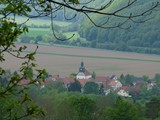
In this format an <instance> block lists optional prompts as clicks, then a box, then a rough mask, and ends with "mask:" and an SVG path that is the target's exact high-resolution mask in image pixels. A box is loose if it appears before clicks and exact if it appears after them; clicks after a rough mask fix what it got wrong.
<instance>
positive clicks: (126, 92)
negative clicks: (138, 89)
mask: <svg viewBox="0 0 160 120" xmlns="http://www.w3.org/2000/svg"><path fill="white" fill-rule="evenodd" d="M117 94H118V95H119V96H123V97H132V96H131V95H129V93H128V91H125V90H123V89H120V90H119V91H118V92H117Z"/></svg>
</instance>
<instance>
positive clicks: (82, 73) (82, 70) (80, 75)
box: [76, 61, 92, 80]
mask: <svg viewBox="0 0 160 120" xmlns="http://www.w3.org/2000/svg"><path fill="white" fill-rule="evenodd" d="M90 78H92V74H91V73H90V72H89V71H88V70H86V68H85V67H84V62H83V61H82V62H81V66H80V67H79V72H78V73H77V76H76V79H77V80H78V79H90Z"/></svg>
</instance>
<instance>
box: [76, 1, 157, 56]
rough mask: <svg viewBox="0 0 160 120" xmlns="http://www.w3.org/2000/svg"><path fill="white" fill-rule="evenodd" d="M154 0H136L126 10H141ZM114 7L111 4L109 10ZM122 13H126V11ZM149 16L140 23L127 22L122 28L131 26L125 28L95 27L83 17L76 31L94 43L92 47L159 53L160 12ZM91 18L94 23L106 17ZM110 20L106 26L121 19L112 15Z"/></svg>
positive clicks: (114, 7) (115, 6) (102, 20)
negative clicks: (128, 27)
mask: <svg viewBox="0 0 160 120" xmlns="http://www.w3.org/2000/svg"><path fill="white" fill-rule="evenodd" d="M125 1H126V0H124V1H121V0H120V1H118V2H119V3H118V6H121V5H123V4H124V3H123V2H125ZM154 1H155V0H154ZM154 1H150V0H145V1H140V2H137V5H134V6H133V7H132V8H129V9H128V11H133V10H134V11H135V12H139V11H143V10H145V9H146V7H149V5H151V3H152V2H154ZM116 8H117V5H112V7H111V8H110V9H109V10H111V11H112V10H114V9H116ZM126 11H127V10H126ZM123 14H127V12H126V13H123ZM133 14H134V12H133ZM150 17H153V19H151V20H149V21H147V22H145V23H141V24H138V23H135V24H132V23H128V22H127V23H126V24H125V26H124V28H125V27H127V26H129V25H131V26H132V27H131V28H130V29H127V30H126V29H119V28H114V29H101V28H96V27H94V26H93V25H92V24H90V23H89V22H88V21H87V20H86V19H84V21H83V22H82V24H81V25H80V29H79V30H78V31H79V34H80V36H81V37H82V38H86V39H87V40H88V41H90V42H92V43H93V44H95V45H93V47H97V48H103V49H112V50H120V51H130V52H140V53H152V54H160V49H159V47H160V34H159V33H160V29H159V26H160V22H159V21H160V14H159V12H158V11H157V12H156V11H155V13H154V14H152V15H151V16H149V18H150ZM92 18H93V20H95V23H103V22H104V21H106V17H101V16H98V15H92ZM140 19H141V20H142V21H143V20H144V19H147V17H143V19H142V18H140ZM110 20H111V21H110V24H107V25H108V26H113V25H114V24H115V23H119V22H120V21H122V20H123V19H117V18H114V17H112V18H110Z"/></svg>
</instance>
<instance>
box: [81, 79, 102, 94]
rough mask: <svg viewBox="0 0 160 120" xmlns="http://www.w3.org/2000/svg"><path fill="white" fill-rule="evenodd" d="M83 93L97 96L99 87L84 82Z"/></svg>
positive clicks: (93, 83)
mask: <svg viewBox="0 0 160 120" xmlns="http://www.w3.org/2000/svg"><path fill="white" fill-rule="evenodd" d="M83 93H85V94H99V86H98V84H97V83H95V82H86V84H85V85H84V87H83Z"/></svg>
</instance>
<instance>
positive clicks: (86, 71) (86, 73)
mask: <svg viewBox="0 0 160 120" xmlns="http://www.w3.org/2000/svg"><path fill="white" fill-rule="evenodd" d="M84 74H85V76H87V75H92V74H91V73H90V72H89V71H88V70H86V69H85V71H84Z"/></svg>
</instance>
